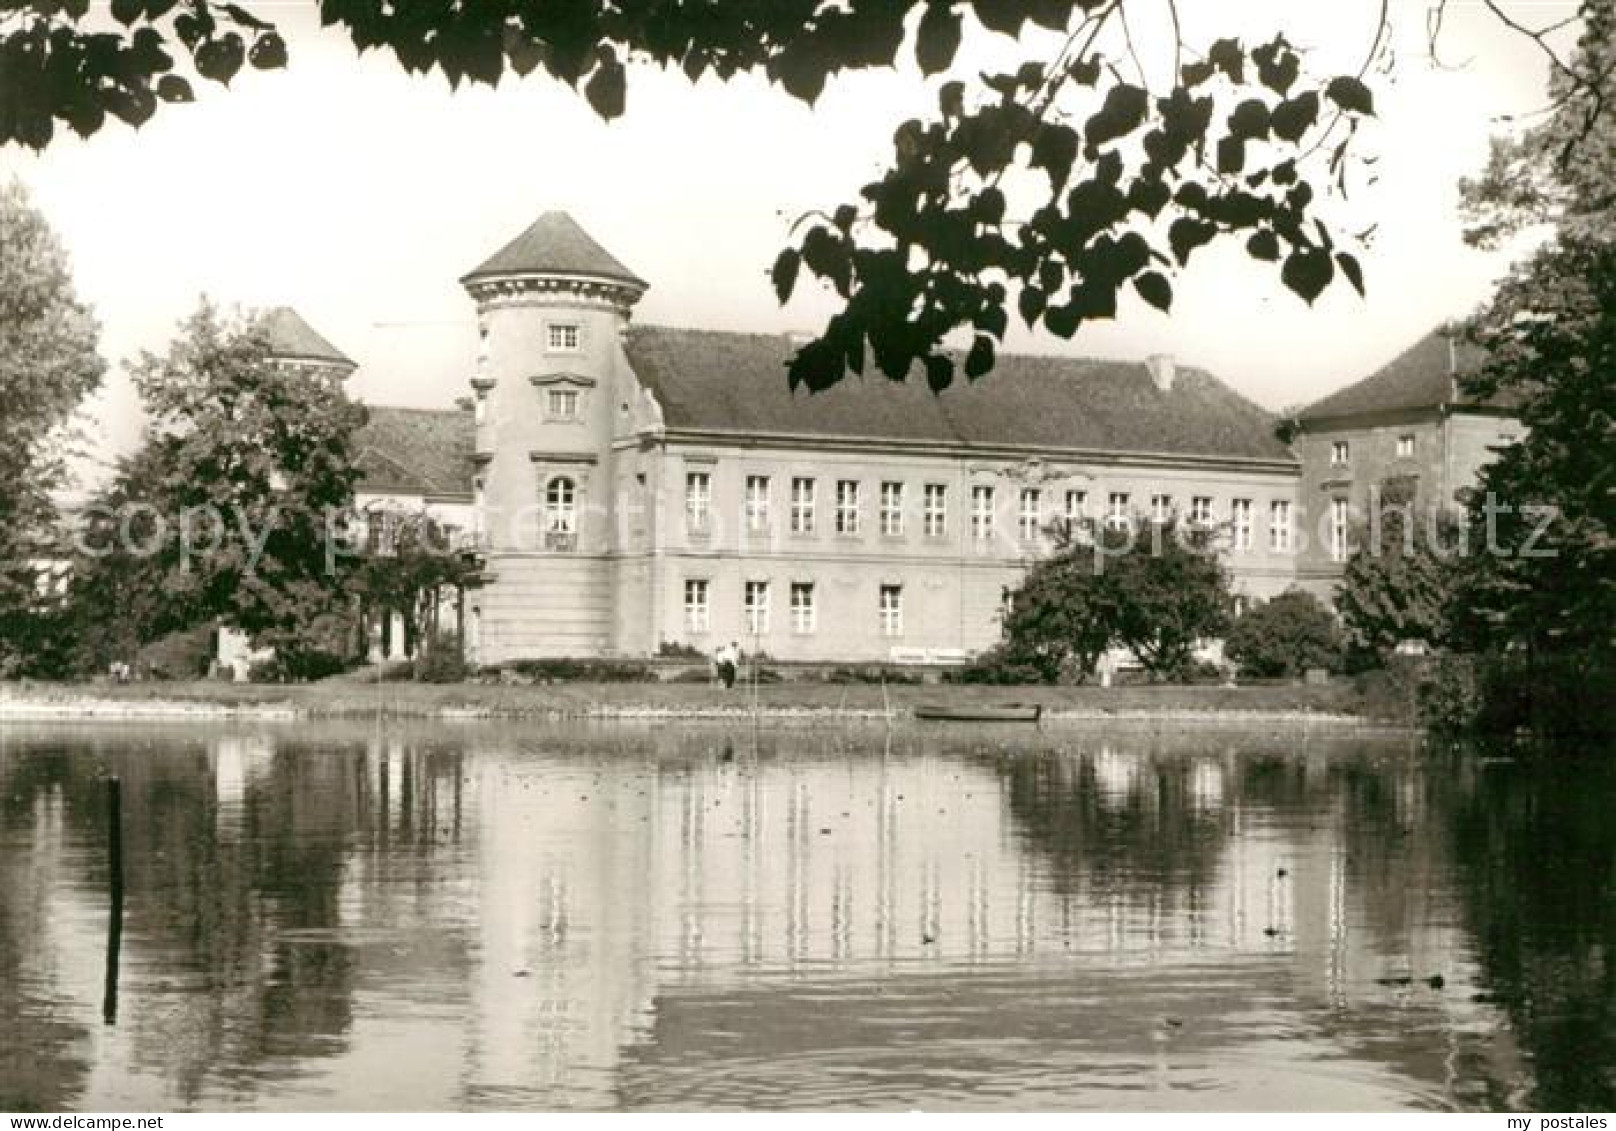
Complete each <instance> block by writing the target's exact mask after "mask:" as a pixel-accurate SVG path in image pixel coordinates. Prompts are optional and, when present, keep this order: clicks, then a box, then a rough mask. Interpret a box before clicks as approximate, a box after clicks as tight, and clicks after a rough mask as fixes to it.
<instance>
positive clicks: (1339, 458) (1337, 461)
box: [1330, 440, 1352, 467]
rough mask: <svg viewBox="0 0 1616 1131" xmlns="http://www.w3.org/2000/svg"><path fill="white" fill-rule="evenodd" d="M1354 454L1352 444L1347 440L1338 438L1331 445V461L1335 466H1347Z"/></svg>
mask: <svg viewBox="0 0 1616 1131" xmlns="http://www.w3.org/2000/svg"><path fill="white" fill-rule="evenodd" d="M1351 456H1352V446H1351V445H1350V444H1348V443H1347V442H1346V441H1345V440H1337V441H1335V443H1333V444H1331V445H1330V463H1331V464H1332V465H1333V466H1335V467H1345V466H1346V463H1347V460H1348V459H1350V458H1351Z"/></svg>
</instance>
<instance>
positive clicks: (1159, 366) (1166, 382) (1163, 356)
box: [1145, 353, 1178, 393]
mask: <svg viewBox="0 0 1616 1131" xmlns="http://www.w3.org/2000/svg"><path fill="white" fill-rule="evenodd" d="M1145 368H1146V369H1148V370H1150V381H1151V384H1153V385H1155V386H1156V388H1158V389H1160V390H1161V391H1162V392H1164V393H1170V392H1172V391H1173V378H1174V377H1175V376H1177V373H1178V366H1177V365H1176V364H1175V363H1174V361H1173V355H1172V354H1170V353H1153V354H1151V355H1150V356H1149V357H1147V358H1145Z"/></svg>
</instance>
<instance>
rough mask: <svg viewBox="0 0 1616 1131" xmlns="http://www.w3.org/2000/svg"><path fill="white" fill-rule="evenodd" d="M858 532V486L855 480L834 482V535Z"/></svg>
mask: <svg viewBox="0 0 1616 1131" xmlns="http://www.w3.org/2000/svg"><path fill="white" fill-rule="evenodd" d="M858 531H859V485H858V481H857V480H856V479H839V480H837V481H836V533H838V534H857V533H858Z"/></svg>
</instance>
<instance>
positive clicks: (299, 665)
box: [247, 648, 349, 683]
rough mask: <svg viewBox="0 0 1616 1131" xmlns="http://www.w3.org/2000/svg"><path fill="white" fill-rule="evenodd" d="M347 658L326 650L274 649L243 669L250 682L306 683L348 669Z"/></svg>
mask: <svg viewBox="0 0 1616 1131" xmlns="http://www.w3.org/2000/svg"><path fill="white" fill-rule="evenodd" d="M348 667H349V664H348V661H347V660H345V659H344V658H343V657H341V656H338V655H334V654H332V653H330V652H323V651H320V650H318V649H314V648H309V649H304V650H302V651H298V652H276V653H275V654H274V655H273V656H271V657H270V658H269V659H267V660H260V661H259V662H258V663H256V664H254V665H252V667H250V668H249V669H248V670H247V675H248V678H249V679H251V680H252V681H253V682H254V683H306V682H308V681H310V680H316V679H325V678H327V677H329V676H334V675H338V674H340V673H341V672H344V671H346V670H347V669H348Z"/></svg>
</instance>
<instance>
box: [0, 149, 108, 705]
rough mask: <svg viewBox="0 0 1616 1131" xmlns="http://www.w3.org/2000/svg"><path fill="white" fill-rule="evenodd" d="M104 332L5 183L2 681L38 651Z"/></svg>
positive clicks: (58, 248) (0, 308) (1, 201)
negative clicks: (66, 495) (63, 499)
mask: <svg viewBox="0 0 1616 1131" xmlns="http://www.w3.org/2000/svg"><path fill="white" fill-rule="evenodd" d="M99 334H100V328H99V326H98V325H97V324H96V321H95V318H94V317H93V316H92V315H91V313H90V310H89V308H88V307H86V306H85V305H84V304H83V303H82V302H80V301H79V298H78V296H77V293H76V292H75V290H74V287H73V278H72V272H71V270H70V268H69V265H68V260H67V255H66V253H65V252H64V251H63V250H62V245H61V242H60V241H59V240H58V239H57V237H56V234H55V233H54V232H52V231H51V229H50V225H49V224H48V223H47V222H46V220H45V217H44V216H43V215H42V214H41V213H40V212H39V211H38V209H36V208H35V207H34V206H33V204H32V202H31V200H30V198H29V195H28V192H27V190H26V189H25V188H23V186H22V185H21V184H20V183H19V182H16V181H13V182H11V183H9V184H0V674H4V673H5V672H7V671H8V670H9V669H10V668H12V667H13V666H14V665H15V664H16V663H17V662H18V661H19V659H20V658H21V657H22V655H23V654H25V653H26V652H27V651H28V650H29V648H30V644H29V636H30V625H32V624H33V623H34V614H35V612H36V611H37V609H36V599H35V598H36V586H35V583H36V577H35V567H34V566H33V565H32V564H31V563H32V562H33V560H34V559H35V556H36V554H37V552H38V551H39V549H40V544H41V542H43V541H50V540H53V533H54V532H53V530H52V526H53V521H54V518H55V511H54V507H53V506H52V502H51V492H52V491H53V490H54V489H55V488H57V487H59V486H60V485H61V483H62V479H63V475H64V473H65V461H64V456H65V452H66V444H65V442H66V438H67V427H68V425H69V422H70V421H71V419H72V417H73V414H74V413H75V412H76V411H77V409H78V408H79V406H80V404H81V403H82V402H83V401H84V398H85V397H87V396H88V395H89V394H90V393H92V392H93V391H94V390H95V389H96V388H97V387H98V386H99V385H100V383H101V377H102V374H103V372H104V370H105V365H104V363H103V362H102V360H101V356H100V354H99V353H97V352H96V351H97V342H98V338H99Z"/></svg>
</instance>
